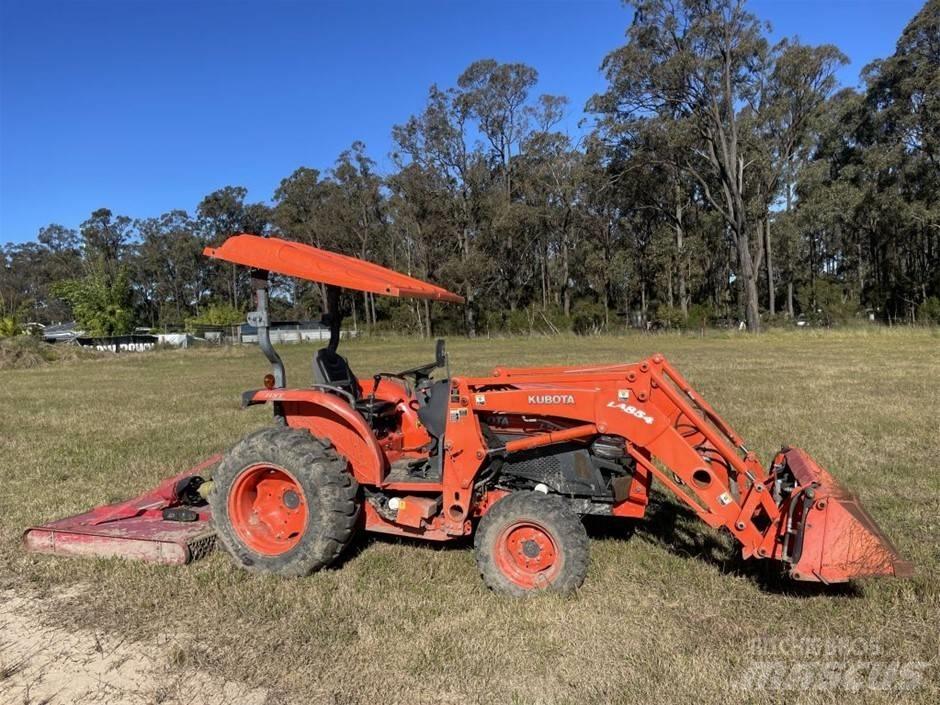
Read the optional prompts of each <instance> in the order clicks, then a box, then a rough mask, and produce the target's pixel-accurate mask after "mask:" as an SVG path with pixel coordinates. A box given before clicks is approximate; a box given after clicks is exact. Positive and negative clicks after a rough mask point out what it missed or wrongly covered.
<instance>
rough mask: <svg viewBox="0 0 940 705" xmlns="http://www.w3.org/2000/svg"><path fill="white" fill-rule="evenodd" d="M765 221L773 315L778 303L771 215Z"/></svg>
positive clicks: (769, 293)
mask: <svg viewBox="0 0 940 705" xmlns="http://www.w3.org/2000/svg"><path fill="white" fill-rule="evenodd" d="M764 223H765V232H766V235H767V241H766V242H765V243H764V247H765V248H766V251H767V296H768V302H769V306H768V310H769V311H770V315H771V316H773V315H775V314H776V312H777V304H776V300H775V299H776V287H775V286H774V259H773V254H772V253H771V245H770V217H769V216H768V217H767V219H766V220H765V221H764Z"/></svg>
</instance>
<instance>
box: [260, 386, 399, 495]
mask: <svg viewBox="0 0 940 705" xmlns="http://www.w3.org/2000/svg"><path fill="white" fill-rule="evenodd" d="M269 401H270V402H279V403H280V404H281V409H282V410H283V413H284V417H285V418H286V419H287V425H288V426H292V427H294V428H306V429H308V430H309V431H310V433H312V434H313V435H314V436H316V437H317V438H323V439H329V441H330V442H331V443H332V444H333V446H334V447H335V448H336V450H337V451H338V452H339V453H340V454H341V455H342V456H343V457H345V458H346V460H347V461H349V464H350V466H351V468H352V473H353V476H354V477H355V478H356V480H357V481H358V482H359V483H360V484H366V485H377V484H379V483H380V482H381V480H382V478H383V477H384V475H385V454H384V453H383V452H382V449H381V448H380V447H379V444H378V442H377V441H376V440H375V435H374V434H373V433H372V429H371V428H369V424H367V423H366V421H365V419H363V418H362V416H361V415H360V414H359V412H357V411H356V410H355V409H353V408H352V407H351V406H350V405H349V403H347V402H346V401H345V400H343V399H342V398H340V397H338V396H336V395H335V394H329V393H327V392H319V391H316V390H314V389H259V390H257V391H255V392H247V393H246V394H245V396H244V398H243V404H244V405H251V404H263V403H265V402H269Z"/></svg>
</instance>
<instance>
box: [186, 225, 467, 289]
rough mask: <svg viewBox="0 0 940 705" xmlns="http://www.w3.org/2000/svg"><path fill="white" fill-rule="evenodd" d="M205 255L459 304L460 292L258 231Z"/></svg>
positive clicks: (349, 286) (300, 276)
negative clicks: (256, 233) (262, 235)
mask: <svg viewBox="0 0 940 705" xmlns="http://www.w3.org/2000/svg"><path fill="white" fill-rule="evenodd" d="M203 254H204V255H206V256H207V257H215V258H216V259H224V260H226V261H228V262H234V263H235V264H242V265H245V266H246V267H253V268H255V269H265V270H267V271H269V272H277V273H278V274H286V275H287V276H290V277H297V278H298V279H307V280H309V281H312V282H320V283H322V284H331V285H333V286H341V287H343V288H345V289H356V290H357V291H369V292H372V293H373V294H384V295H386V296H409V297H412V298H416V299H436V300H438V301H450V302H451V303H456V304H462V303H463V302H464V300H463V297H462V296H458V295H457V294H452V293H451V292H449V291H447V290H446V289H442V288H440V287H439V286H434V285H433V284H428V283H427V282H423V281H421V280H420V279H415V278H414V277H409V276H407V275H406V274H401V273H399V272H396V271H394V270H392V269H387V268H386V267H380V266H379V265H377V264H373V263H372V262H366V261H365V260H361V259H358V258H356V257H348V256H346V255H340V254H337V253H336V252H330V251H329V250H321V249H319V248H317V247H312V246H310V245H302V244H301V243H299V242H291V241H290V240H281V239H278V238H276V237H260V236H258V235H232V236H231V237H230V238H228V239H227V240H226V241H225V242H223V243H222V244H221V245H220V246H219V247H207V248H206V249H205V250H203Z"/></svg>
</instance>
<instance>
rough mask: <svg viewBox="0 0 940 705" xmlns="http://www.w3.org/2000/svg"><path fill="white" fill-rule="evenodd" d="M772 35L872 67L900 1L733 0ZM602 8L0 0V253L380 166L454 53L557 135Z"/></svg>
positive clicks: (448, 80)
mask: <svg viewBox="0 0 940 705" xmlns="http://www.w3.org/2000/svg"><path fill="white" fill-rule="evenodd" d="M750 6H751V9H752V11H754V12H755V13H757V14H758V15H759V16H760V17H762V18H763V19H766V20H768V21H770V22H771V23H772V25H773V34H774V36H776V37H781V36H790V35H799V36H800V37H801V39H803V40H804V41H806V42H809V43H814V44H815V43H824V42H831V43H834V44H836V45H837V46H839V47H840V48H841V49H842V50H843V51H844V52H845V53H846V54H847V55H848V56H849V58H850V59H851V60H852V63H851V64H850V65H849V66H847V67H846V68H845V69H843V70H842V71H841V72H840V79H841V80H842V82H843V84H845V85H856V84H857V83H858V81H859V78H858V75H859V71H860V70H861V68H862V67H863V66H864V65H865V64H867V63H868V62H869V61H871V60H872V59H875V58H878V57H882V56H886V55H889V54H890V53H892V51H893V49H894V44H895V42H896V40H897V38H898V36H899V35H900V32H901V30H902V29H903V27H904V25H905V24H906V23H907V22H908V21H909V20H910V18H911V17H913V15H914V14H915V13H916V12H917V11H918V9H919V8H920V7H921V6H922V2H920V1H919V0H914V1H909V0H815V1H811V0H753V1H752V2H751V3H750ZM629 20H630V13H629V11H628V10H627V9H625V8H624V7H623V6H622V5H621V4H620V3H619V2H618V1H617V0H581V1H576V0H541V1H538V2H536V1H535V0H531V1H529V0H526V1H522V0H516V1H512V0H506V1H505V2H486V1H477V2H470V1H469V0H467V1H465V2H456V1H454V0H450V1H447V0H441V1H438V2H417V1H409V0H396V1H391V0H389V1H388V2H312V1H309V2H304V1H302V0H268V1H267V2H261V1H256V2H247V1H240V0H159V1H158V0H71V1H68V0H60V1H59V2H49V1H48V0H0V243H3V242H21V241H24V240H29V239H32V238H34V237H35V236H36V233H37V231H38V229H39V228H40V227H42V226H43V225H46V224H48V223H61V224H63V225H66V226H69V227H77V226H78V224H79V223H80V222H81V221H82V220H84V219H85V218H86V217H87V216H88V214H89V213H90V212H91V211H92V210H94V209H95V208H99V207H103V206H106V207H108V208H111V210H113V211H114V212H115V213H121V214H126V215H131V216H134V217H146V216H154V215H159V214H160V213H163V212H165V211H168V210H171V209H174V208H184V209H187V210H192V209H193V208H194V207H195V205H196V204H197V203H198V202H199V200H200V199H201V198H202V196H204V195H205V194H207V193H209V192H210V191H212V190H214V189H217V188H220V187H222V186H225V185H241V186H246V187H247V188H248V190H249V198H250V199H251V200H268V199H269V198H270V197H271V194H272V193H273V191H274V189H275V188H276V186H277V184H278V183H279V181H280V179H282V178H283V177H285V176H287V175H288V174H290V173H291V172H292V171H293V170H294V169H295V168H297V167H298V166H301V165H304V166H312V167H317V168H321V169H325V168H328V167H329V166H330V165H331V164H332V163H333V161H334V160H335V158H336V156H337V155H338V154H339V153H340V152H341V151H342V150H343V149H345V148H347V147H348V146H349V145H350V144H351V143H352V142H353V141H354V140H357V139H359V140H363V141H364V142H365V143H366V145H367V147H368V150H369V152H370V154H371V155H372V156H373V157H374V158H375V159H376V160H377V161H378V162H379V164H380V166H381V167H383V169H387V168H388V166H389V161H388V158H387V155H388V152H389V151H390V149H391V138H390V131H391V127H392V125H394V124H396V123H400V122H403V121H404V120H406V119H407V118H408V116H409V115H411V114H413V113H415V112H417V111H419V110H420V109H421V107H422V105H423V103H424V99H425V97H426V95H427V89H428V87H429V86H430V85H431V84H432V83H435V82H436V83H438V84H440V85H452V84H453V83H454V81H455V80H456V77H457V76H458V75H459V74H460V72H461V71H462V70H463V69H464V68H465V67H466V66H467V65H468V64H469V63H470V62H472V61H474V60H476V59H480V58H489V57H492V58H495V59H498V60H500V61H522V62H525V63H528V64H530V65H532V66H534V67H535V68H536V69H538V71H539V74H540V79H541V80H540V84H539V91H541V92H547V93H555V94H563V95H567V96H569V98H571V115H570V116H569V120H568V125H569V126H570V130H571V131H576V130H577V122H578V119H579V118H580V117H581V109H582V108H583V105H584V103H585V101H586V100H587V98H588V97H589V96H590V95H591V94H593V93H595V92H597V91H598V90H600V89H602V88H603V85H604V83H603V79H602V77H601V75H600V73H599V71H598V66H599V65H600V62H601V60H602V58H603V57H604V55H605V54H606V53H607V52H608V51H610V50H611V49H613V48H615V47H616V46H618V45H619V44H621V43H622V40H623V33H624V30H625V29H626V26H627V24H628V22H629Z"/></svg>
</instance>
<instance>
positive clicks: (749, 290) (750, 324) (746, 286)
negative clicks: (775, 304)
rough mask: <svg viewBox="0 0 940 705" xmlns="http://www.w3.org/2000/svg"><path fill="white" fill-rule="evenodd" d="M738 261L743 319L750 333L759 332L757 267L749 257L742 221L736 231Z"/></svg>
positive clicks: (749, 244)
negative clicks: (742, 300)
mask: <svg viewBox="0 0 940 705" xmlns="http://www.w3.org/2000/svg"><path fill="white" fill-rule="evenodd" d="M737 243H738V263H739V264H740V266H741V279H742V281H741V287H740V291H741V293H742V294H743V296H744V320H745V323H746V324H747V329H748V331H749V332H751V333H758V332H760V308H759V306H758V293H757V268H756V267H755V266H754V259H753V258H752V257H751V243H750V237H748V232H747V228H745V227H743V223H742V224H741V226H740V227H739V230H738V233H737Z"/></svg>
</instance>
